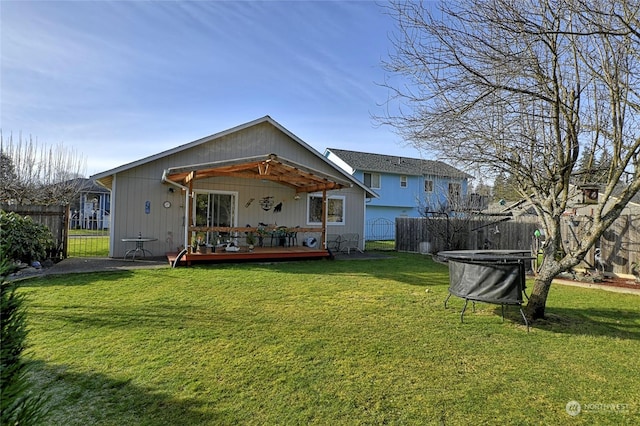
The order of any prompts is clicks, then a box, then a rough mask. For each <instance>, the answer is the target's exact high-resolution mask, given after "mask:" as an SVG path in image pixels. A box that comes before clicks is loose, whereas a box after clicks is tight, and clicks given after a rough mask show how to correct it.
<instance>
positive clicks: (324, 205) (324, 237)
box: [321, 189, 328, 250]
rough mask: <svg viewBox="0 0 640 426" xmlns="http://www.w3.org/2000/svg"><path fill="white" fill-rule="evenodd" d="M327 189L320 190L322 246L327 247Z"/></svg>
mask: <svg viewBox="0 0 640 426" xmlns="http://www.w3.org/2000/svg"><path fill="white" fill-rule="evenodd" d="M327 210H328V209H327V190H326V189H323V190H322V237H321V238H322V248H324V249H325V250H326V249H327Z"/></svg>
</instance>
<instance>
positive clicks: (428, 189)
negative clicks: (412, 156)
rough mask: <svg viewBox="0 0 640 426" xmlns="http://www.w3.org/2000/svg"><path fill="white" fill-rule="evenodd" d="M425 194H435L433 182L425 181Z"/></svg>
mask: <svg viewBox="0 0 640 426" xmlns="http://www.w3.org/2000/svg"><path fill="white" fill-rule="evenodd" d="M424 192H433V181H432V180H425V181H424Z"/></svg>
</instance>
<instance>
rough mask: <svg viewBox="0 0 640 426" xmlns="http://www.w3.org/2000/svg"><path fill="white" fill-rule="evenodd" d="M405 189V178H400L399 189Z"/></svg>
mask: <svg viewBox="0 0 640 426" xmlns="http://www.w3.org/2000/svg"><path fill="white" fill-rule="evenodd" d="M406 187H407V177H406V176H400V188H406Z"/></svg>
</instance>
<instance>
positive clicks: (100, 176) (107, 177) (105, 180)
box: [91, 115, 378, 198]
mask: <svg viewBox="0 0 640 426" xmlns="http://www.w3.org/2000/svg"><path fill="white" fill-rule="evenodd" d="M262 123H269V124H271V125H272V126H274V127H275V128H276V129H278V130H279V131H281V132H282V133H284V134H285V135H287V136H288V137H290V138H291V139H293V140H294V141H295V142H297V143H298V144H300V145H302V146H303V147H304V148H305V149H306V150H307V151H309V152H310V153H311V154H313V155H315V156H316V157H318V158H319V159H321V160H322V161H323V162H325V163H326V164H328V165H329V166H330V167H332V168H333V169H334V170H336V171H337V172H338V173H339V174H340V175H341V176H343V177H344V178H346V181H347V182H348V183H349V184H350V185H355V186H357V187H359V188H361V189H363V190H364V191H365V192H366V194H367V197H375V198H377V197H378V195H377V194H376V193H375V192H373V191H372V190H371V189H369V188H367V187H366V186H365V185H363V184H362V183H361V182H360V181H358V180H357V179H355V178H354V177H353V176H351V175H349V174H348V173H346V172H345V171H344V170H342V169H341V168H340V167H338V166H336V164H334V163H333V162H331V161H329V160H328V159H327V158H326V157H324V156H323V155H322V154H320V153H319V152H318V151H316V150H315V149H313V148H312V147H311V146H310V145H308V144H307V143H306V142H304V141H303V140H302V139H300V138H298V137H297V136H296V135H294V134H293V133H291V132H290V131H289V130H287V129H286V128H285V127H283V126H282V125H280V123H278V122H277V121H275V120H274V119H273V118H271V117H270V116H268V115H265V116H264V117H261V118H258V119H256V120H253V121H249V122H247V123H244V124H240V125H238V126H235V127H232V128H230V129H227V130H224V131H222V132H218V133H215V134H213V135H210V136H206V137H204V138H201V139H197V140H195V141H193V142H189V143H186V144H183V145H179V146H177V147H175V148H172V149H169V150H166V151H162V152H160V153H158V154H154V155H151V156H149V157H145V158H142V159H140V160H137V161H133V162H131V163H127V164H124V165H122V166H119V167H116V168H114V169H110V170H107V171H104V172H101V173H97V174H95V175H93V176H91V178H92V179H94V180H95V181H97V182H98V183H100V184H102V185H104V186H106V187H108V186H109V185H110V183H111V181H112V179H113V176H114V175H115V174H117V173H121V172H124V171H126V170H130V169H133V168H135V167H138V166H141V165H144V164H147V163H150V162H152V161H155V160H158V159H161V158H164V157H167V156H170V155H173V154H176V153H179V152H182V151H185V150H188V149H191V148H194V147H196V146H199V145H202V144H206V143H209V142H212V141H215V140H217V139H220V138H223V137H225V136H227V135H230V134H233V133H236V132H239V131H242V130H245V129H248V128H250V127H253V126H256V125H259V124H262ZM238 160H239V161H240V162H241V161H242V160H243V159H238ZM244 160H246V159H244ZM280 160H282V158H281V159H280ZM287 161H288V160H287ZM288 162H289V163H291V162H290V161H288ZM214 165H215V164H210V165H205V164H196V165H193V166H183V167H179V169H181V170H182V169H185V170H186V169H190V171H194V170H203V169H205V168H207V167H208V168H211V166H214ZM297 166H298V165H292V166H291V167H292V168H296V167H297ZM301 168H302V167H298V169H299V171H298V172H297V173H298V174H304V173H313V171H312V172H306V171H302V170H300V169H301ZM182 171H183V170H182ZM170 172H171V171H167V170H165V175H167V173H170ZM316 174H318V175H319V174H320V173H316ZM196 175H197V174H196ZM326 177H329V176H328V175H324V176H322V178H326ZM334 180H337V179H334ZM340 185H341V186H342V187H345V186H347V185H345V184H344V181H343V180H341V181H340ZM336 188H337V187H336Z"/></svg>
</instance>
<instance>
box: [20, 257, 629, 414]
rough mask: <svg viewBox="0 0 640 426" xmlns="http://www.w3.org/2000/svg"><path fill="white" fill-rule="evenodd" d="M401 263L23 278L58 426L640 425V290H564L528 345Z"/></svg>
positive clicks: (443, 277) (495, 311) (441, 269)
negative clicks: (576, 407)
mask: <svg viewBox="0 0 640 426" xmlns="http://www.w3.org/2000/svg"><path fill="white" fill-rule="evenodd" d="M392 256H393V257H392V258H390V259H376V260H353V261H349V260H344V261H340V260H336V261H333V262H332V261H328V260H326V261H311V262H296V263H280V264H263V265H258V264H242V265H224V266H213V265H209V266H197V267H190V268H179V269H173V270H172V269H169V268H167V269H154V270H136V271H122V272H117V273H114V272H112V273H93V274H78V275H69V276H59V277H48V278H39V279H34V280H30V281H27V282H25V283H24V284H23V287H22V289H21V292H22V293H24V294H26V296H27V300H28V315H29V316H28V320H29V324H30V329H31V332H30V334H29V341H30V344H31V346H30V348H29V351H30V353H31V356H32V358H33V359H34V368H35V374H34V379H35V380H37V381H38V383H39V384H40V385H41V387H42V388H45V389H47V393H48V394H49V395H50V397H51V400H50V402H49V406H50V408H51V412H50V417H49V421H50V424H59V425H65V426H71V425H87V424H101V425H124V424H136V425H137V424H142V425H198V424H211V425H218V424H256V425H265V424H322V425H353V424H383V423H388V424H427V425H430V424H453V425H458V424H460V425H467V424H527V425H529V424H541V425H548V424H553V425H556V424H578V425H587V424H611V425H620V424H638V423H639V422H640V380H638V377H640V363H639V362H638V357H639V356H640V297H639V296H635V295H625V294H617V293H610V292H604V291H598V290H590V289H583V288H575V287H562V286H559V285H557V286H554V287H553V288H552V290H551V295H550V300H549V307H548V313H549V319H548V320H546V321H544V322H540V323H536V324H535V325H534V326H533V327H532V329H531V332H530V333H527V330H526V328H525V327H524V325H523V324H522V321H521V318H520V316H519V313H518V311H517V310H515V309H508V310H507V319H506V320H505V322H504V323H503V322H502V319H501V316H500V308H499V307H497V306H494V305H488V304H477V306H476V312H475V313H473V312H472V311H471V308H470V307H469V310H468V313H467V314H466V315H465V323H464V324H461V323H460V318H459V310H460V308H461V307H462V305H463V301H462V300H460V299H455V298H452V299H451V300H450V303H449V308H447V309H445V308H444V305H443V301H444V299H445V297H446V295H447V283H448V272H447V268H446V267H445V266H442V265H439V264H435V263H433V262H432V261H431V260H430V259H429V258H428V257H426V256H420V255H412V254H392ZM573 400H575V401H578V402H579V403H580V404H581V406H582V410H583V411H582V412H581V413H580V414H579V415H577V416H575V417H572V416H569V415H568V414H567V411H566V406H567V403H569V402H570V401H573ZM614 404H617V405H614Z"/></svg>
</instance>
